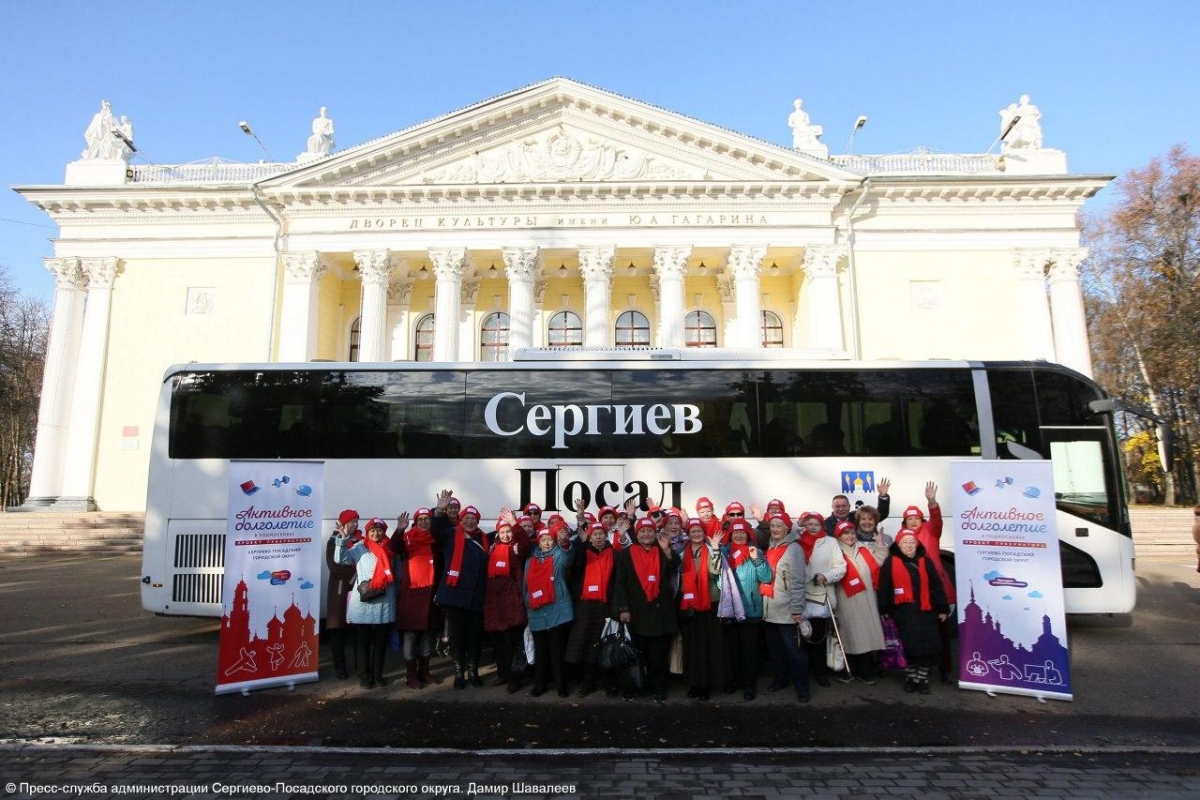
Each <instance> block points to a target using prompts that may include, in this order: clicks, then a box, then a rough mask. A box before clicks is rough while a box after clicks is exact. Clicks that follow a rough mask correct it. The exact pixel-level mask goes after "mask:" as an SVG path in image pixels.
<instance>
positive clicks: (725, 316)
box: [717, 270, 738, 347]
mask: <svg viewBox="0 0 1200 800" xmlns="http://www.w3.org/2000/svg"><path fill="white" fill-rule="evenodd" d="M717 294H718V295H720V297H721V340H720V345H721V346H722V347H737V341H738V327H737V301H736V298H735V297H734V286H733V276H732V275H730V274H729V271H728V270H722V271H721V272H720V273H718V274H717Z"/></svg>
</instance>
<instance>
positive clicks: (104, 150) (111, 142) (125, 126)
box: [79, 100, 133, 161]
mask: <svg viewBox="0 0 1200 800" xmlns="http://www.w3.org/2000/svg"><path fill="white" fill-rule="evenodd" d="M114 131H120V132H121V133H122V134H123V135H124V136H125V138H126V139H128V140H129V141H133V123H132V122H130V121H129V117H121V122H120V124H117V119H116V117H115V116H114V115H113V112H112V104H111V103H109V102H108V101H107V100H101V101H100V110H99V111H97V112H96V113H95V115H93V116H92V121H91V122H89V123H88V126H87V130H85V131H84V132H83V138H84V139H86V140H87V147H86V148H84V150H83V152H82V153H80V154H79V155H80V158H82V159H84V160H91V159H103V160H107V161H113V160H116V159H120V160H122V161H128V160H129V157H130V156H131V155H132V154H133V152H132V151H131V150H130V149H129V147H128V146H127V145H126V144H125V142H124V141H122V140H121V139H120V138H119V137H118V136H116V135H115V134H114V133H113V132H114Z"/></svg>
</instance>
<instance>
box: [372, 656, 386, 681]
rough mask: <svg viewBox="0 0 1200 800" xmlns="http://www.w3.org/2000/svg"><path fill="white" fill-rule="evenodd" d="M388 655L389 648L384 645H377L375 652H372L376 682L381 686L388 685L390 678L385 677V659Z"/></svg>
mask: <svg viewBox="0 0 1200 800" xmlns="http://www.w3.org/2000/svg"><path fill="white" fill-rule="evenodd" d="M386 655H387V650H385V649H384V648H382V647H376V648H375V652H373V653H371V661H372V664H371V667H372V672H373V673H374V675H375V682H376V683H377V684H379V685H380V686H387V685H388V680H387V678H385V677H383V659H384V657H385V656H386Z"/></svg>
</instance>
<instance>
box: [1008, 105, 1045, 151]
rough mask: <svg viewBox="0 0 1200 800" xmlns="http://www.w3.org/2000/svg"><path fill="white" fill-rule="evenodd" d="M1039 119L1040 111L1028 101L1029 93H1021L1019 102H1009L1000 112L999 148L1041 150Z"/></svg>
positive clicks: (1040, 116)
mask: <svg viewBox="0 0 1200 800" xmlns="http://www.w3.org/2000/svg"><path fill="white" fill-rule="evenodd" d="M1041 119H1042V112H1041V111H1039V110H1038V107H1037V106H1035V105H1034V104H1033V103H1031V102H1029V95H1027V94H1023V95H1021V100H1020V102H1017V103H1009V104H1008V108H1005V109H1004V110H1003V111H1001V112H1000V136H1001V138H1002V140H1003V143H1002V145H1001V149H1003V150H1004V151H1009V150H1041V149H1042V123H1041ZM1006 133H1007V134H1008V135H1007V136H1006V135H1005V134H1006Z"/></svg>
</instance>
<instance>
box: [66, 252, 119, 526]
mask: <svg viewBox="0 0 1200 800" xmlns="http://www.w3.org/2000/svg"><path fill="white" fill-rule="evenodd" d="M83 273H84V275H86V276H87V281H88V293H87V307H86V309H85V310H84V313H83V332H82V334H81V340H80V343H79V362H78V363H79V366H78V369H77V370H76V373H75V396H74V398H73V399H72V400H71V417H70V422H69V423H68V424H69V430H68V432H67V454H66V463H65V465H64V470H63V488H62V495H60V496H59V498H58V500H57V501H56V502H55V504H54V507H55V508H57V509H62V510H68V511H92V510H94V509H95V508H96V501H95V500H94V499H93V497H92V479H93V478H94V477H95V466H96V438H97V433H98V432H99V425H100V398H101V395H102V393H103V390H104V367H105V359H106V355H107V351H108V320H109V314H110V312H111V311H112V286H113V280H114V279H115V278H116V276H117V259H115V258H85V259H83Z"/></svg>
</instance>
